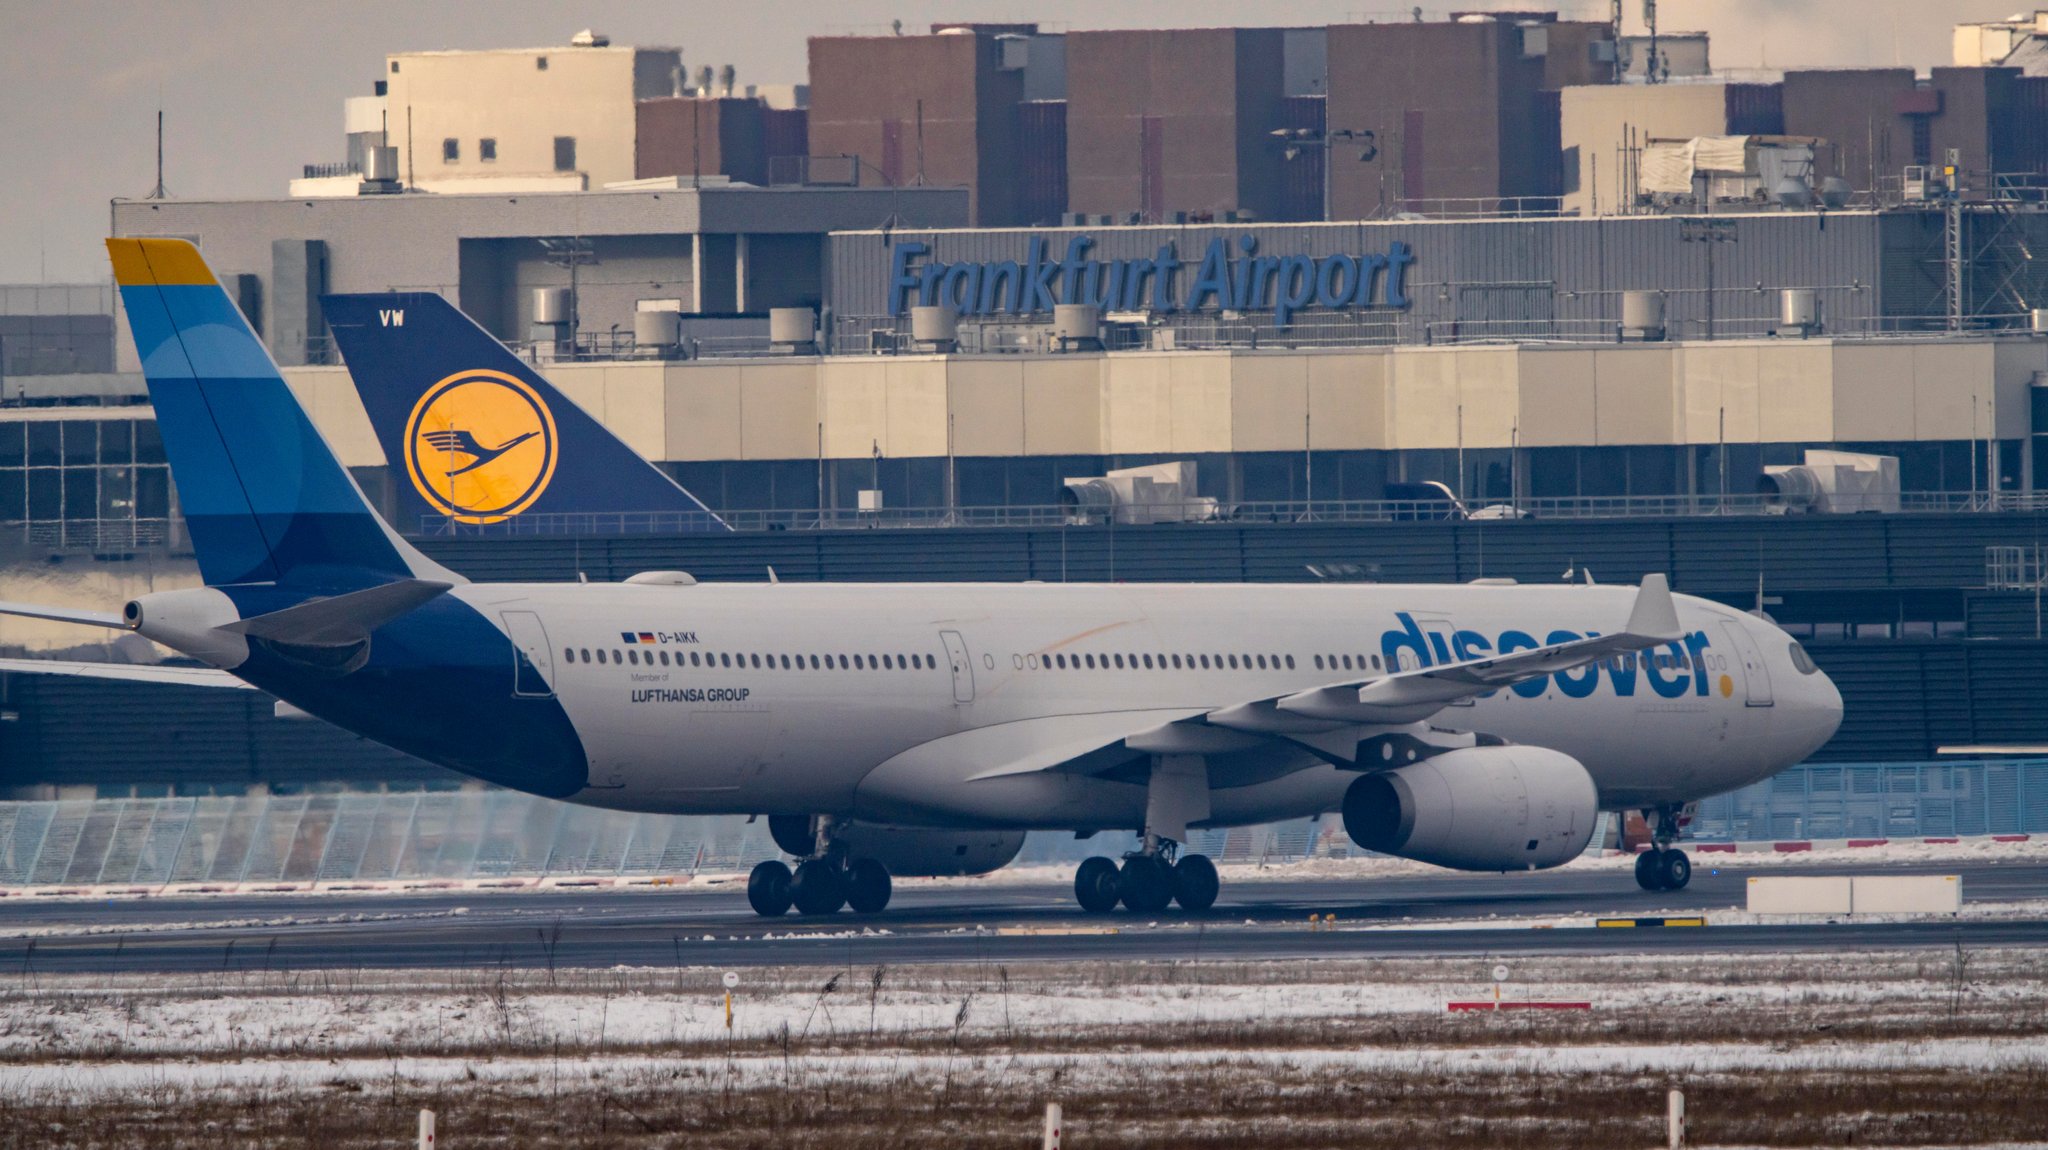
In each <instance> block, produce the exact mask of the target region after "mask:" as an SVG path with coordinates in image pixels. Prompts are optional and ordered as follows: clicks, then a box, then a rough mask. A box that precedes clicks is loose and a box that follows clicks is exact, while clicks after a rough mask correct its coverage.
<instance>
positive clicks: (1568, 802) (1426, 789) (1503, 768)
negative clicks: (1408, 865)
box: [1344, 746, 1600, 871]
mask: <svg viewBox="0 0 2048 1150" xmlns="http://www.w3.org/2000/svg"><path fill="white" fill-rule="evenodd" d="M1599 814H1600V796H1599V790H1598V789H1597V788H1596V787H1595V786H1594V785H1593V776H1591V775H1589V774H1587V773H1586V768H1585V767H1584V766H1582V765H1581V764H1580V763H1579V761H1578V760H1577V759H1574V758H1572V757H1571V756H1570V755H1566V754H1562V753H1560V752H1557V751H1553V750H1549V749H1548V748H1544V747H1518V746H1511V747H1465V748H1461V749H1459V750H1455V751H1446V752H1444V753H1443V754H1440V755H1437V756H1435V757H1433V758H1429V759H1425V760H1424V761H1422V762H1419V763H1416V764H1414V765H1413V766H1407V767H1400V768H1398V769H1395V770H1391V771H1379V772H1377V773H1374V774H1370V775H1364V776H1361V777H1360V778H1359V779H1358V781H1357V782H1355V783H1352V784H1351V788H1350V789H1349V790H1347V791H1345V792H1344V829H1345V831H1346V832H1348V833H1349V834H1350V835H1351V841H1352V842H1355V843H1357V844H1358V845H1359V846H1362V847H1364V848H1365V849H1367V850H1372V851H1379V852H1380V853H1382V854H1390V855H1398V856H1399V857H1401V858H1407V859H1414V860H1416V861H1417V862H1426V863H1432V864H1434V865H1436V866H1442V867H1451V868H1453V869H1455V870H1493V871H1505V870H1540V869H1542V868H1544V867H1554V866H1562V865H1563V864H1565V863H1567V862H1570V861H1571V860H1572V859H1574V858H1577V857H1578V856H1579V853H1580V852H1581V851H1584V850H1585V849H1586V843H1587V842H1588V841H1589V840H1591V839H1592V837H1593V824H1594V823H1595V822H1596V821H1597V820H1598V818H1599Z"/></svg>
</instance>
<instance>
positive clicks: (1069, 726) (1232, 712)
mask: <svg viewBox="0 0 2048 1150" xmlns="http://www.w3.org/2000/svg"><path fill="white" fill-rule="evenodd" d="M1683 634H1684V632H1683V631H1682V630H1681V628H1680V626H1679V622H1678V610H1677V607H1676V605H1675V604H1674V603H1673V601H1672V598H1671V586H1670V583H1669V582H1668V581H1667V580H1666V579H1665V577H1664V576H1662V575H1646V576H1644V577H1643V581H1642V585H1641V587H1640V588H1639V589H1638V590H1637V592H1636V599H1635V603H1634V605H1633V607H1632V608H1631V610H1630V612H1629V618H1628V622H1627V623H1626V624H1625V625H1624V626H1623V627H1622V629H1621V630H1620V631H1618V632H1616V633H1615V634H1612V635H1595V636H1593V637H1591V638H1586V639H1576V640H1573V641H1571V642H1568V643H1553V644H1550V645H1549V646H1545V647H1538V648H1536V649H1534V650H1527V651H1511V652H1509V653H1507V654H1505V655H1488V656H1486V657H1485V658H1480V659H1467V660H1464V661H1462V662H1456V663H1445V664H1440V665H1438V666H1433V667H1422V668H1418V669H1416V670H1412V671H1402V672H1398V673H1396V674H1392V675H1385V676H1380V677H1376V678H1369V679H1356V680H1351V681H1347V682H1341V683H1332V684H1329V685H1328V686H1323V687H1313V688H1310V689H1309V690H1306V691H1297V692H1293V693H1290V694H1286V695H1277V696H1272V697H1269V698H1264V699H1253V700H1248V701H1245V702H1241V703H1235V704H1231V705H1228V706H1223V707H1210V708H1183V709H1171V710H1145V711H1112V712H1103V713H1099V714H1089V715H1048V716H1042V717H1040V718H1035V719H1025V720H1020V721H1018V722H1014V723H1002V724H998V725H995V726H991V727H979V728H975V729H972V730H967V731H962V732H959V733H958V734H954V735H948V736H945V737H943V738H939V739H934V740H933V741H931V742H928V743H924V744H922V745H920V746H917V747H913V748H911V749H910V750H907V751H905V752H903V753H902V754H900V755H898V756H896V757H895V758H894V759H891V760H889V762H887V763H885V764H883V765H882V766H880V767H878V768H877V769H876V770H875V772H874V773H873V774H872V775H870V776H869V779H870V782H869V783H864V784H863V787H864V788H867V787H870V786H874V787H877V788H886V787H892V786H894V785H896V784H898V783H909V782H913V781H915V780H920V779H923V780H936V779H942V778H943V779H949V780H953V781H959V782H970V783H986V782H992V781H994V780H999V779H1004V778H1009V777H1013V776H1018V775H1029V774H1036V773H1038V772H1044V771H1054V772H1067V773H1078V774H1089V775H1103V774H1112V773H1115V772H1117V771H1119V770H1123V769H1126V768H1128V767H1129V766H1130V765H1131V764H1132V763H1133V762H1135V761H1139V760H1143V759H1145V758H1147V757H1149V756H1151V755H1169V754H1191V755H1192V754H1199V755H1210V756H1225V755H1230V754H1232V753H1235V752H1240V751H1250V750H1254V749H1256V748H1259V747H1262V746H1265V747H1269V748H1273V749H1280V748H1286V749H1288V750H1291V751H1299V750H1303V749H1305V750H1308V751H1310V752H1311V753H1313V754H1314V755H1315V756H1316V757H1318V758H1321V759H1323V760H1325V761H1332V762H1339V763H1351V762H1355V760H1356V757H1357V755H1358V748H1359V744H1360V742H1361V741H1362V740H1363V739H1364V738H1365V737H1367V736H1368V735H1369V734H1371V733H1376V732H1386V731H1398V730H1401V729H1404V728H1406V729H1409V730H1410V731H1414V730H1415V729H1416V728H1415V725H1416V724H1420V723H1421V722H1422V721H1423V720H1424V719H1427V718H1429V717H1430V716H1431V715H1434V714H1436V713H1437V712H1438V711H1440V710H1442V709H1443V708H1445V707H1447V706H1449V705H1451V704H1452V703H1454V702H1457V701H1458V700H1460V699H1464V698H1468V697H1470V696H1474V695H1480V694H1484V693H1486V692H1488V691H1497V690H1500V689H1502V688H1505V687H1512V686H1514V685H1515V684H1517V683H1521V682H1524V681H1526V680H1530V679H1535V678H1538V677H1540V676H1544V675H1550V674H1554V673H1556V672H1558V671H1569V670H1572V669H1574V668H1577V667H1583V666H1585V665H1586V664H1588V663H1595V662H1598V661H1600V660H1602V659H1607V658H1612V657H1613V656H1615V655H1620V654H1626V653H1630V652H1634V651H1641V650H1647V649H1649V648H1652V647H1658V646H1662V645H1664V644H1666V643H1669V642H1672V641H1674V640H1677V639H1679V638H1681V637H1683ZM1241 761H1242V760H1240V762H1241ZM963 770H966V771H968V772H969V773H966V774H965V775H964V777H963V776H962V771H963ZM911 789H914V787H912V788H911Z"/></svg>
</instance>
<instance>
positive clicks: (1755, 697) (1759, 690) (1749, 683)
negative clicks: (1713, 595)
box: [1721, 623, 1777, 707]
mask: <svg viewBox="0 0 2048 1150" xmlns="http://www.w3.org/2000/svg"><path fill="white" fill-rule="evenodd" d="M1721 633H1722V634H1724V635H1726V636H1728V642H1729V643H1731V644H1733V645H1734V648H1735V657H1736V659H1738V660H1739V661H1741V663H1742V689H1743V691H1744V692H1745V693H1746V694H1747V696H1748V699H1749V705H1750V706H1752V707H1768V706H1772V705H1773V704H1774V703H1776V701H1777V700H1776V699H1774V698H1773V697H1772V695H1771V671H1770V668H1769V667H1767V666H1765V665H1764V655H1763V652H1762V651H1760V650H1758V649H1757V645H1756V639H1755V637H1753V636H1752V635H1750V633H1749V632H1748V631H1747V630H1745V629H1744V628H1743V626H1742V624H1740V623H1723V624H1721Z"/></svg>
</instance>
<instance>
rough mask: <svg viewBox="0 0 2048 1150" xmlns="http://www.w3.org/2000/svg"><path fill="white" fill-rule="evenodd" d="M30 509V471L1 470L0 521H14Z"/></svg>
mask: <svg viewBox="0 0 2048 1150" xmlns="http://www.w3.org/2000/svg"><path fill="white" fill-rule="evenodd" d="M27 511H28V473H27V472H23V471H0V523H9V522H14V521H16V520H19V519H21V518H22V516H23V515H25V514H26V513H27Z"/></svg>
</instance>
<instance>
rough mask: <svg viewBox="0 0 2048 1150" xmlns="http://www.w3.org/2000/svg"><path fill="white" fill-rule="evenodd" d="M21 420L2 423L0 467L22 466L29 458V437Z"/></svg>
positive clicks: (0, 425) (0, 428)
mask: <svg viewBox="0 0 2048 1150" xmlns="http://www.w3.org/2000/svg"><path fill="white" fill-rule="evenodd" d="M27 426H28V425H27V424H25V423H21V422H18V421H17V422H9V423H0V467H20V466H21V465H22V463H23V462H24V461H25V460H27V458H28V450H27V443H28V440H27V437H26V435H25V434H24V432H23V430H22V429H23V428H25V427H27Z"/></svg>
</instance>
